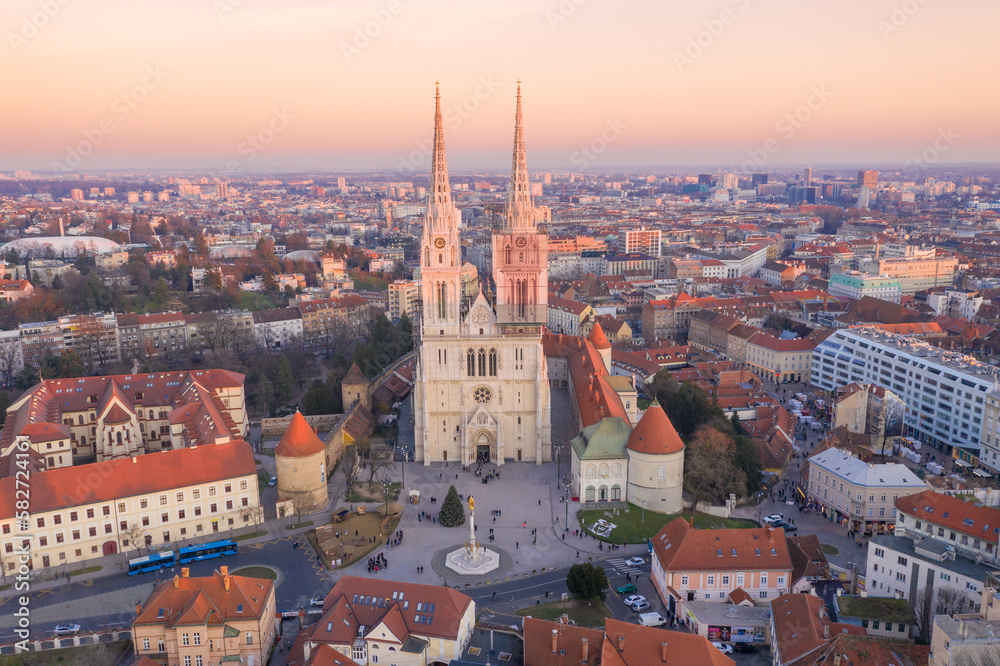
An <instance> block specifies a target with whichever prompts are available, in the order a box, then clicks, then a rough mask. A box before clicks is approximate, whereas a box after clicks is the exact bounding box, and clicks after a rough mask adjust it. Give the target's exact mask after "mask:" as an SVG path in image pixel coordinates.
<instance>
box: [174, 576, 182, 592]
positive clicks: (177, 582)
mask: <svg viewBox="0 0 1000 666" xmlns="http://www.w3.org/2000/svg"><path fill="white" fill-rule="evenodd" d="M180 586H181V577H180V576H174V589H175V590H176V589H177V588H179V587H180Z"/></svg>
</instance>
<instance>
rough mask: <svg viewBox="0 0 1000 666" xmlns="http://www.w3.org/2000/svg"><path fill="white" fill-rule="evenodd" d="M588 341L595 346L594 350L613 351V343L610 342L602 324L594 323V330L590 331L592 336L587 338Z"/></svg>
mask: <svg viewBox="0 0 1000 666" xmlns="http://www.w3.org/2000/svg"><path fill="white" fill-rule="evenodd" d="M587 339H588V340H590V343H591V344H592V345H594V349H611V343H610V342H608V336H606V335H604V329H603V328H601V323H600V322H597V321H595V322H594V328H592V329H590V335H588V336H587Z"/></svg>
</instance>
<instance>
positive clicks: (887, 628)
mask: <svg viewBox="0 0 1000 666" xmlns="http://www.w3.org/2000/svg"><path fill="white" fill-rule="evenodd" d="M875 628H876V629H878V627H875ZM885 630H886V631H892V622H886V623H885Z"/></svg>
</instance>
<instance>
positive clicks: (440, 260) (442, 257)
mask: <svg viewBox="0 0 1000 666" xmlns="http://www.w3.org/2000/svg"><path fill="white" fill-rule="evenodd" d="M443 263H444V255H443V254H441V253H440V252H438V264H443Z"/></svg>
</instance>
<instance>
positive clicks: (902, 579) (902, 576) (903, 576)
mask: <svg viewBox="0 0 1000 666" xmlns="http://www.w3.org/2000/svg"><path fill="white" fill-rule="evenodd" d="M896 580H898V581H899V582H901V583H905V582H906V574H904V573H903V572H902V571H897V572H896Z"/></svg>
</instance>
